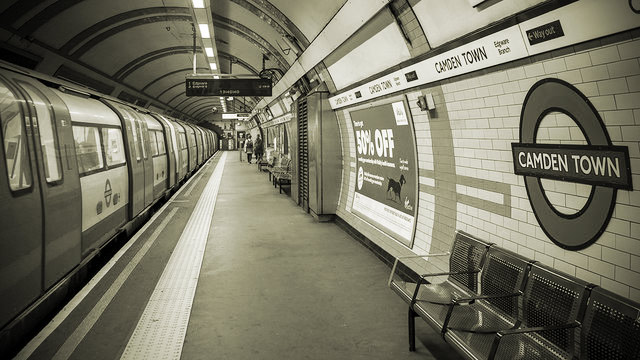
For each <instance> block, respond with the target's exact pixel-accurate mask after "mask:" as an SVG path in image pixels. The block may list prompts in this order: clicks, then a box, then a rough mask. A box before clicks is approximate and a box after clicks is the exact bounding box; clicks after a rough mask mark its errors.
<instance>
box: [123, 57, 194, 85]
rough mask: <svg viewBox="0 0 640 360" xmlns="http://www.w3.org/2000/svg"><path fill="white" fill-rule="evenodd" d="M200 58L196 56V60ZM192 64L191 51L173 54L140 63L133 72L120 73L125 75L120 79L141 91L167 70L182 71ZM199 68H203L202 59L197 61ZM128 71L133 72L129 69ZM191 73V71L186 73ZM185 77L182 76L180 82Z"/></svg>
mask: <svg viewBox="0 0 640 360" xmlns="http://www.w3.org/2000/svg"><path fill="white" fill-rule="evenodd" d="M200 58H202V56H198V59H200ZM189 64H193V55H192V54H191V51H187V52H180V53H175V54H172V55H167V56H164V57H160V58H155V59H152V60H151V61H148V62H144V63H141V64H140V66H139V67H136V68H135V71H131V72H127V73H122V75H125V74H126V75H127V76H126V77H122V78H121V79H122V80H123V81H124V82H125V83H127V84H130V85H131V86H134V87H136V88H140V89H142V88H143V87H144V86H145V85H146V84H148V83H149V82H150V81H152V80H153V79H156V78H157V77H159V76H161V75H162V74H166V73H167V69H182V68H185V65H189ZM198 64H200V67H201V68H202V67H203V66H204V58H202V60H200V61H198ZM130 70H134V68H131V69H130ZM188 72H193V71H188ZM184 79H185V77H184V76H183V78H182V81H184Z"/></svg>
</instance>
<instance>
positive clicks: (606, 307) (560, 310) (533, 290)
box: [388, 232, 640, 360]
mask: <svg viewBox="0 0 640 360" xmlns="http://www.w3.org/2000/svg"><path fill="white" fill-rule="evenodd" d="M463 249H466V251H465V250H463ZM483 249H484V250H483ZM487 249H488V250H487ZM485 252H486V254H485V255H482V254H483V253H485ZM451 254H452V255H451V258H450V261H449V264H450V271H449V272H447V273H438V274H426V275H421V276H419V277H417V278H415V279H414V278H412V277H411V276H407V275H402V274H396V269H397V268H398V267H399V266H398V265H399V263H401V260H402V259H409V258H416V257H423V256H443V255H445V254H431V255H415V256H408V257H402V258H398V259H396V261H395V263H394V266H393V269H392V272H391V275H390V277H389V281H388V285H389V287H391V289H393V290H394V291H395V292H396V293H397V294H398V295H400V297H401V298H402V299H403V300H404V301H405V302H407V303H408V304H409V349H410V350H411V351H415V318H416V317H417V316H420V317H421V318H422V319H423V320H425V321H426V322H427V323H428V324H429V325H431V326H432V327H433V328H435V329H436V330H438V331H440V332H441V334H442V336H443V337H444V339H445V340H446V341H447V342H448V343H449V344H451V345H452V347H453V348H454V349H456V350H457V351H458V352H459V353H460V354H461V355H463V356H465V357H466V358H468V359H474V360H480V359H540V360H547V359H578V358H579V359H589V360H592V359H593V360H595V359H620V360H622V359H637V360H640V305H639V304H637V303H635V302H633V301H631V300H629V299H625V298H623V297H620V296H618V295H615V294H613V293H611V292H609V291H606V290H604V289H601V288H599V287H596V286H595V285H593V284H589V283H587V282H585V281H583V280H580V279H578V278H576V277H573V276H570V275H567V274H564V273H562V272H560V271H558V270H555V269H552V268H550V267H547V266H544V265H542V264H538V263H536V262H535V261H532V260H529V259H527V258H525V257H522V256H520V255H518V254H515V253H513V252H510V251H508V250H505V249H502V248H500V247H497V246H495V245H490V244H488V243H484V242H482V241H481V240H478V239H475V238H473V237H472V236H470V235H468V234H465V233H463V232H457V233H456V238H455V240H454V244H453V247H452V250H451ZM464 254H466V257H465V256H464ZM465 259H466V262H465ZM478 273H480V276H479V277H477V275H478ZM437 275H448V278H447V280H445V281H444V282H442V283H438V284H428V283H427V282H426V280H425V279H426V278H427V277H429V276H437ZM472 275H475V277H474V276H472ZM460 276H463V277H462V278H460ZM409 294H412V295H409Z"/></svg>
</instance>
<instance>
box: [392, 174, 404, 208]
mask: <svg viewBox="0 0 640 360" xmlns="http://www.w3.org/2000/svg"><path fill="white" fill-rule="evenodd" d="M387 180H388V185H387V199H390V200H393V201H395V202H397V203H400V202H401V200H400V199H401V197H400V192H401V191H402V185H404V184H406V183H407V180H405V178H404V175H402V174H401V175H400V180H398V181H396V180H395V179H392V178H387Z"/></svg>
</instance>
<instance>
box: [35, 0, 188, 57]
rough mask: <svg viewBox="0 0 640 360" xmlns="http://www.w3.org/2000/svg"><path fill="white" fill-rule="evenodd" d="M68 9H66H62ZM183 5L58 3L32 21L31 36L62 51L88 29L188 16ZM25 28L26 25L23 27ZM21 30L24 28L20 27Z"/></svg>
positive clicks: (145, 0)
mask: <svg viewBox="0 0 640 360" xmlns="http://www.w3.org/2000/svg"><path fill="white" fill-rule="evenodd" d="M62 5H67V6H68V7H65V6H62ZM185 6H186V4H185V2H184V1H180V0H166V1H164V4H158V1H153V0H140V1H138V0H136V1H121V0H120V1H103V0H85V1H57V2H56V3H54V4H52V5H51V6H49V7H47V8H46V9H44V10H43V11H42V12H41V13H40V14H38V15H37V18H34V19H33V20H32V21H31V25H30V27H31V28H34V29H32V30H31V31H32V35H33V36H34V37H36V38H38V39H41V40H42V41H44V42H45V43H47V44H49V45H51V46H53V47H55V48H56V49H59V48H61V47H62V46H63V45H64V44H66V43H67V42H69V41H70V40H72V39H73V38H74V37H76V36H77V35H79V34H81V33H82V32H83V31H86V30H88V29H92V28H94V29H96V27H98V29H99V28H104V26H105V25H108V26H109V27H112V26H117V25H120V24H122V23H124V22H127V21H130V20H134V19H139V18H144V17H149V16H154V15H156V16H157V15H163V14H181V13H182V14H187V15H188V14H189V8H187V7H185ZM25 25H26V24H25ZM23 27H24V25H23Z"/></svg>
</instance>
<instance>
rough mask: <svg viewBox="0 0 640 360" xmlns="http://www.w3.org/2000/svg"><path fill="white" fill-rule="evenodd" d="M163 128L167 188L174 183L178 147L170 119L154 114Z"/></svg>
mask: <svg viewBox="0 0 640 360" xmlns="http://www.w3.org/2000/svg"><path fill="white" fill-rule="evenodd" d="M155 118H156V119H158V121H159V122H160V124H161V125H162V128H163V130H164V131H163V136H164V140H165V143H166V150H167V161H168V162H167V165H168V166H167V174H168V178H169V188H172V187H173V185H175V184H176V175H177V171H176V164H177V156H178V148H177V146H176V136H175V133H174V130H173V125H172V124H171V122H170V121H167V120H166V119H165V118H164V117H162V116H160V115H155Z"/></svg>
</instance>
